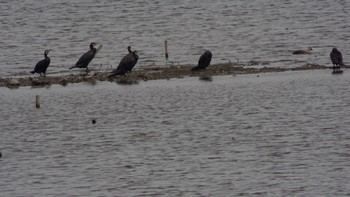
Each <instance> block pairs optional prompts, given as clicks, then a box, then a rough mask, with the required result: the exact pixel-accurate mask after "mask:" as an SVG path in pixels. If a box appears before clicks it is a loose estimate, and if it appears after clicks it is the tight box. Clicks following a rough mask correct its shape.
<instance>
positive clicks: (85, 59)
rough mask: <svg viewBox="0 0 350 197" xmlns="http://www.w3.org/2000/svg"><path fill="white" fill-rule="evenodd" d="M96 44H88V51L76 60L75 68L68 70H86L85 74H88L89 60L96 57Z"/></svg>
mask: <svg viewBox="0 0 350 197" xmlns="http://www.w3.org/2000/svg"><path fill="white" fill-rule="evenodd" d="M97 44H98V43H95V42H92V43H91V44H90V50H89V51H88V52H86V53H84V54H83V55H82V56H81V57H80V58H79V60H78V62H77V63H76V64H75V66H73V67H71V68H69V69H72V68H86V72H89V69H88V65H89V63H90V62H91V60H92V59H93V58H94V57H95V55H96V52H97V49H96V48H95V46H96V45H97Z"/></svg>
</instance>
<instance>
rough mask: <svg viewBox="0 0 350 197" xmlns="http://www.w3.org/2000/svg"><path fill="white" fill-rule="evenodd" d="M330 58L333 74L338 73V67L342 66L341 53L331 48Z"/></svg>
mask: <svg viewBox="0 0 350 197" xmlns="http://www.w3.org/2000/svg"><path fill="white" fill-rule="evenodd" d="M330 57H331V60H332V64H333V72H336V71H340V66H344V63H343V56H342V54H341V52H340V51H338V49H336V48H333V50H332V52H331V54H330Z"/></svg>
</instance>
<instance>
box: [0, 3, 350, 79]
mask: <svg viewBox="0 0 350 197" xmlns="http://www.w3.org/2000/svg"><path fill="white" fill-rule="evenodd" d="M0 3H1V6H0V15H1V17H0V34H1V36H2V39H1V40H0V50H1V53H0V68H1V72H0V76H11V75H28V74H29V73H28V72H29V71H30V70H32V69H33V67H34V65H35V64H36V63H37V62H38V61H39V60H40V59H42V58H43V52H44V49H47V48H51V49H53V50H52V51H51V52H50V57H51V60H52V61H51V65H50V67H49V69H48V74H55V73H56V74H57V73H68V72H73V73H74V72H79V71H68V68H69V67H70V66H72V65H74V64H75V63H76V61H77V60H78V58H79V57H80V56H81V55H82V54H83V53H84V52H85V51H87V50H88V47H89V43H90V42H93V41H96V42H100V43H102V44H104V47H103V48H102V50H101V52H100V53H99V54H98V55H97V57H96V59H95V60H93V61H92V62H91V66H90V67H91V69H93V70H97V71H109V70H111V69H112V67H116V66H117V64H118V63H119V61H120V60H121V58H122V57H123V56H124V55H125V54H126V53H127V50H126V48H127V46H128V45H131V46H132V47H133V49H136V50H139V51H140V60H139V63H138V65H136V67H135V69H139V68H142V67H148V66H151V65H153V64H156V65H160V66H164V65H165V58H164V46H163V45H164V44H163V42H164V39H168V40H169V51H170V58H169V61H170V62H175V64H178V63H179V64H196V63H197V61H198V58H199V55H200V54H201V53H202V51H203V49H204V48H205V49H210V50H211V51H212V52H213V60H212V63H213V64H215V63H223V62H228V60H227V59H230V60H231V61H232V62H236V61H240V62H241V63H244V64H247V63H248V62H249V61H251V60H253V61H258V62H265V63H266V64H267V65H269V66H281V67H283V66H289V67H293V66H300V65H303V64H305V63H318V64H325V65H329V64H330V60H329V53H330V51H331V49H332V47H334V46H336V47H338V48H339V50H340V51H342V52H343V55H344V59H345V62H347V56H348V55H349V54H350V50H349V48H348V46H347V45H348V44H347V40H348V38H349V37H350V33H349V32H350V29H349V28H350V27H349V26H348V24H349V22H350V21H349V17H348V16H349V10H350V3H349V2H348V1H344V0H323V1H318V0H309V1H290V0H286V1H280V0H270V1H266V0H251V1H249V2H247V1H245V0H236V1H227V0H225V1H210V0H201V1H198V0H181V1H171V0H162V1H152V2H149V1H146V0H137V1H114V0H98V1H92V0H84V1H83V0H62V1H42V0H41V1H38V0H18V1H3V0H2V1H1V0H0ZM307 47H313V48H314V51H315V53H314V55H307V56H293V55H291V52H292V51H293V50H295V49H304V48H307Z"/></svg>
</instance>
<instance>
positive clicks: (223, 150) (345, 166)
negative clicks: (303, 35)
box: [0, 70, 350, 197]
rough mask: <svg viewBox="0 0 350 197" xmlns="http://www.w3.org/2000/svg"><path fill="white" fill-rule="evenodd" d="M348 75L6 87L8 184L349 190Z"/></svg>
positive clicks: (118, 191)
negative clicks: (38, 99)
mask: <svg viewBox="0 0 350 197" xmlns="http://www.w3.org/2000/svg"><path fill="white" fill-rule="evenodd" d="M349 84H350V74H349V72H345V73H344V74H343V75H337V76H336V75H331V74H330V71H329V70H322V71H303V72H285V73H270V74H260V75H259V77H257V76H256V75H242V76H236V77H233V76H222V77H213V79H212V81H211V82H209V81H202V80H199V79H198V78H183V79H172V80H155V81H147V82H140V83H139V84H136V85H119V84H116V83H110V82H100V83H97V84H95V85H91V84H74V85H68V86H66V87H62V86H59V85H53V86H51V87H47V88H30V87H21V88H18V89H15V90H10V89H7V88H0V103H1V108H0V114H1V118H0V127H1V132H0V151H1V152H2V155H3V157H2V158H1V159H0V177H1V178H0V194H1V195H0V196H26V197H27V196H35V197H37V196H346V195H350V189H349V188H350V154H349V152H350V128H349V125H350V119H349V111H350V95H349ZM35 95H40V97H41V108H40V109H36V108H35ZM92 120H96V124H92Z"/></svg>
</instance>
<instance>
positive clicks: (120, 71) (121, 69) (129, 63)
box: [109, 46, 139, 77]
mask: <svg viewBox="0 0 350 197" xmlns="http://www.w3.org/2000/svg"><path fill="white" fill-rule="evenodd" d="M128 51H129V54H127V55H125V56H124V57H123V59H122V60H121V61H120V63H119V65H118V67H117V68H116V69H114V70H113V71H112V73H111V74H110V75H109V76H110V77H112V76H115V75H125V73H127V72H131V70H132V69H133V68H134V66H135V65H136V63H137V61H138V60H139V56H138V55H137V51H132V50H131V47H130V46H128Z"/></svg>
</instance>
